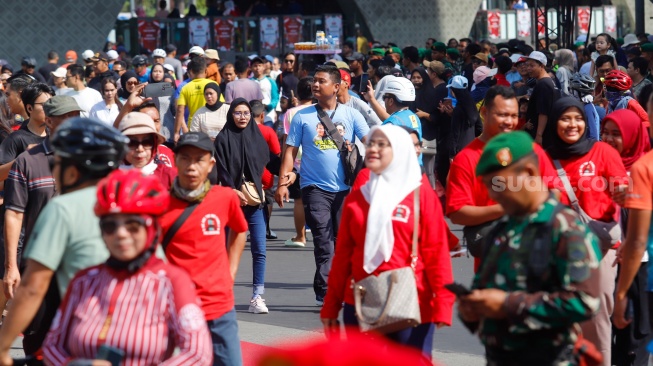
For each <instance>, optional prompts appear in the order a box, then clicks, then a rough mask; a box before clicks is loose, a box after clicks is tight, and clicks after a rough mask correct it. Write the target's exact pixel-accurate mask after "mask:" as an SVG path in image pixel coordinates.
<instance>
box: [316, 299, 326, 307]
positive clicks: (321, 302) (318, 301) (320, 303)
mask: <svg viewBox="0 0 653 366" xmlns="http://www.w3.org/2000/svg"><path fill="white" fill-rule="evenodd" d="M315 306H319V307H322V306H324V300H320V299H315Z"/></svg>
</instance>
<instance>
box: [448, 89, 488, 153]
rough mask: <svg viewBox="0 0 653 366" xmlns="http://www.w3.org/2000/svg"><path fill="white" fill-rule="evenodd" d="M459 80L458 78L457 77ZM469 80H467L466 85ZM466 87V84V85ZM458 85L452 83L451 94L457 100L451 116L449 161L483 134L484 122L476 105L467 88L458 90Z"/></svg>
mask: <svg viewBox="0 0 653 366" xmlns="http://www.w3.org/2000/svg"><path fill="white" fill-rule="evenodd" d="M455 78H458V76H455V77H454V79H455ZM466 82H467V80H465V83H466ZM465 85H466V84H465ZM456 86H458V85H457V83H455V82H452V83H451V84H449V85H448V87H451V93H452V94H453V96H454V97H455V98H456V107H455V108H454V110H453V113H452V114H451V138H452V140H451V145H450V146H449V159H453V158H454V157H455V156H456V155H457V154H458V153H459V152H460V151H461V150H462V149H464V148H465V146H467V145H468V144H469V143H470V142H472V140H474V138H475V137H478V136H479V135H480V134H481V132H483V122H481V117H480V116H479V114H478V110H477V109H476V103H474V99H472V95H471V94H470V93H469V90H467V88H466V87H465V88H456Z"/></svg>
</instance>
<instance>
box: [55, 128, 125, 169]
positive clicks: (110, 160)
mask: <svg viewBox="0 0 653 366" xmlns="http://www.w3.org/2000/svg"><path fill="white" fill-rule="evenodd" d="M128 142H129V139H128V138H127V137H126V136H125V135H123V134H122V133H120V131H118V130H117V129H115V128H113V127H111V126H108V125H106V124H104V123H102V122H100V121H96V120H93V119H90V118H81V117H77V118H72V119H69V120H67V121H65V122H64V123H62V124H61V126H59V127H58V128H57V131H56V132H55V133H54V135H53V136H52V146H53V147H54V151H55V153H56V154H57V155H58V156H60V157H61V158H62V159H64V160H66V161H69V162H71V163H73V164H74V165H75V166H77V167H78V168H80V169H81V170H84V171H86V172H89V173H91V174H93V175H97V174H99V175H102V174H103V173H109V172H110V171H112V170H114V169H116V168H118V166H120V163H121V162H122V161H123V159H124V158H125V155H126V154H127V143H128Z"/></svg>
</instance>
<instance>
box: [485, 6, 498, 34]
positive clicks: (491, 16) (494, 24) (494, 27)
mask: <svg viewBox="0 0 653 366" xmlns="http://www.w3.org/2000/svg"><path fill="white" fill-rule="evenodd" d="M487 31H488V37H490V38H491V39H499V38H501V13H500V12H498V11H488V12H487Z"/></svg>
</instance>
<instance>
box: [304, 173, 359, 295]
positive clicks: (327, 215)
mask: <svg viewBox="0 0 653 366" xmlns="http://www.w3.org/2000/svg"><path fill="white" fill-rule="evenodd" d="M348 193H349V191H348V190H347V191H342V192H327V191H324V190H322V189H319V188H317V187H315V186H309V187H304V188H302V202H303V204H304V214H305V216H306V224H308V227H310V228H311V233H312V234H313V246H314V247H315V248H314V251H313V254H314V256H315V267H316V268H315V277H314V278H313V290H314V291H315V297H316V298H317V299H318V300H323V299H324V295H326V290H327V279H328V278H329V271H330V270H331V260H332V259H333V254H334V248H335V240H336V236H337V235H338V226H339V225H340V215H341V213H342V203H343V201H344V200H345V197H347V194H348Z"/></svg>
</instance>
